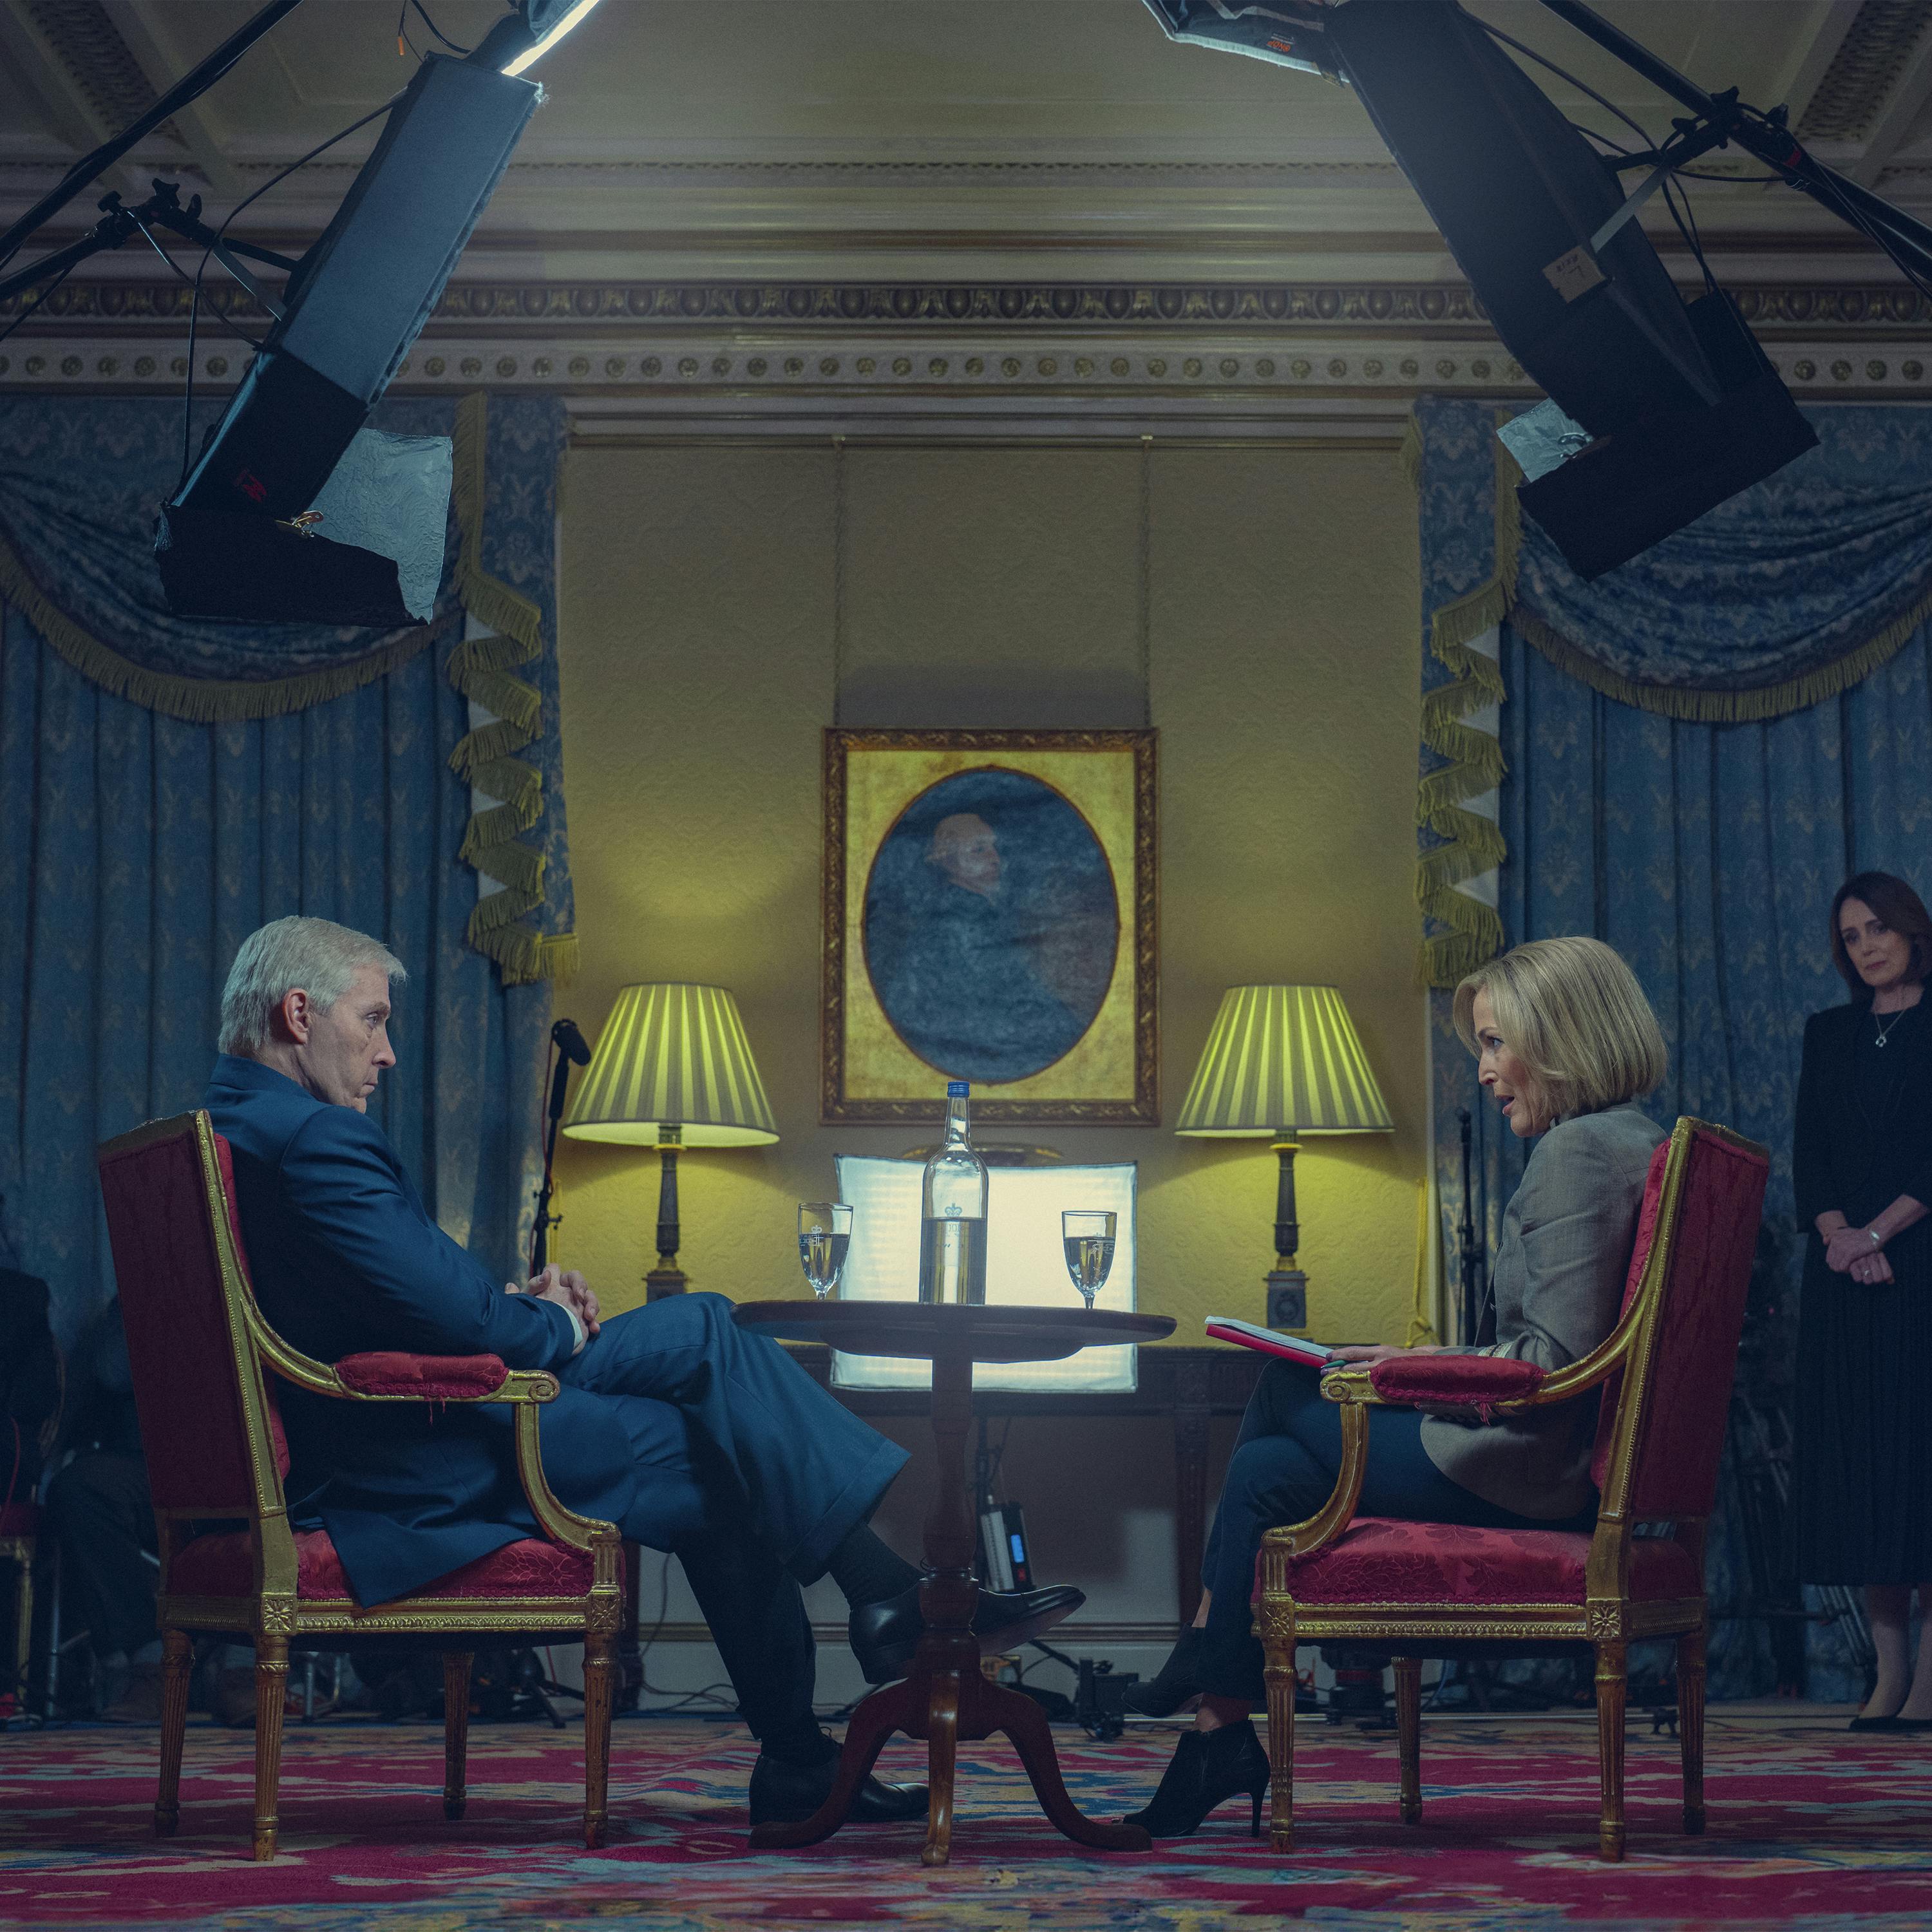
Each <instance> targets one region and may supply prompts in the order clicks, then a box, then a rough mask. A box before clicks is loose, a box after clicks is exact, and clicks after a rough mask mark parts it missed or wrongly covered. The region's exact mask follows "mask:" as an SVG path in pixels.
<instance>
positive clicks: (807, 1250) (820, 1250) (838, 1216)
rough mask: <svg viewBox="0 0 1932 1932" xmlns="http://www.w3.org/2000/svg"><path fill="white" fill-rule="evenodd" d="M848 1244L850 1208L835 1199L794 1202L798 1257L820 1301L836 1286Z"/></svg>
mask: <svg viewBox="0 0 1932 1932" xmlns="http://www.w3.org/2000/svg"><path fill="white" fill-rule="evenodd" d="M851 1244H852V1211H851V1209H850V1208H847V1207H846V1206H845V1205H844V1203H843V1202H837V1201H801V1202H799V1204H798V1259H799V1265H800V1266H801V1267H802V1268H803V1269H804V1270H805V1280H807V1281H808V1282H810V1283H811V1292H812V1293H813V1294H814V1295H817V1298H819V1300H820V1301H823V1300H824V1299H825V1298H826V1296H827V1295H829V1294H830V1293H831V1292H832V1290H833V1289H835V1288H836V1287H837V1286H838V1277H839V1275H840V1274H841V1271H843V1270H844V1266H845V1250H847V1248H848V1247H850V1246H851Z"/></svg>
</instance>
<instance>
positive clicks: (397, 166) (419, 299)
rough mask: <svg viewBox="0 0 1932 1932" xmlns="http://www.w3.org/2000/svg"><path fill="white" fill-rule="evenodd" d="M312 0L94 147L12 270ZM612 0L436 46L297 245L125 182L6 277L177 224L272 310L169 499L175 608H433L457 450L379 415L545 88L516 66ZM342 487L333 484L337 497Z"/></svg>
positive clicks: (581, 1)
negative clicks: (220, 223)
mask: <svg viewBox="0 0 1932 1932" xmlns="http://www.w3.org/2000/svg"><path fill="white" fill-rule="evenodd" d="M298 4H299V0H271V3H270V4H269V5H267V6H265V7H263V8H262V10H260V12H259V13H257V14H256V15H255V16H254V18H253V19H251V20H249V21H248V22H247V23H245V25H244V26H242V27H241V28H239V29H238V30H237V31H236V32H235V33H233V34H230V35H229V37H228V38H227V39H226V40H224V41H223V43H221V45H220V46H219V47H217V49H215V50H214V52H213V53H211V55H208V58H207V59H205V61H203V62H201V63H200V64H199V65H198V66H197V67H196V68H194V69H193V71H191V72H190V73H189V74H186V75H184V77H182V79H181V80H179V81H178V82H177V83H175V85H174V86H172V87H171V88H169V89H167V91H166V92H165V93H164V94H163V95H162V96H161V98H160V99H159V100H158V101H156V102H155V103H154V105H153V106H152V107H151V108H149V109H148V111H147V112H146V113H144V114H142V115H141V116H140V117H139V119H137V120H136V121H135V122H134V123H133V125H132V126H131V127H129V128H127V130H126V131H125V132H124V133H121V134H119V135H118V136H115V139H113V140H111V141H110V142H107V143H106V144H105V145H103V146H101V147H100V148H97V149H95V151H94V152H93V153H92V154H89V155H87V156H86V157H84V158H83V160H80V161H79V162H77V163H76V164H75V165H74V167H73V168H71V169H69V170H68V173H67V175H66V176H65V178H63V179H62V181H61V182H60V184H58V186H57V187H55V188H54V189H52V190H51V191H50V192H49V193H47V194H45V195H43V196H41V198H40V200H39V201H37V202H36V203H35V204H34V206H33V207H32V208H29V209H28V211H27V212H26V214H24V215H23V216H22V217H21V218H20V220H18V221H17V222H15V223H13V225H12V226H10V227H9V228H8V229H7V230H6V232H5V233H4V234H0V264H4V263H5V262H6V261H7V260H10V257H12V255H13V254H14V253H15V252H16V251H17V250H18V249H19V248H20V245H22V244H23V242H26V240H27V239H28V238H29V237H30V236H32V235H33V234H34V232H35V231H36V230H37V229H38V228H40V226H41V225H42V224H43V223H44V222H45V221H46V220H47V219H48V217H49V216H51V215H52V214H55V213H57V212H58V211H59V210H60V209H61V208H63V207H65V205H67V203H68V202H70V201H71V200H72V199H74V196H76V195H77V194H78V193H80V190H81V189H82V188H83V187H85V186H86V184H87V183H88V182H89V181H91V180H92V179H93V178H95V176H96V175H98V174H100V173H101V171H102V170H103V169H106V168H107V167H110V166H112V165H113V163H115V161H117V160H119V159H120V158H121V157H122V156H123V155H124V154H127V152H128V151H130V149H131V148H133V146H134V145H136V142H139V141H140V140H141V139H142V138H143V137H144V136H146V135H147V134H148V133H151V132H152V131H153V130H154V129H155V128H156V127H159V126H160V125H161V124H162V123H163V121H166V119H167V118H168V117H169V115H171V114H173V113H175V112H177V111H178V110H180V109H181V108H182V107H185V106H187V104H188V103H189V102H190V101H193V100H194V99H196V98H197V97H198V96H199V95H201V94H202V93H204V92H205V91H206V90H207V89H208V88H210V87H211V86H213V85H214V83H216V82H217V80H220V79H221V78H222V77H223V75H224V74H227V73H228V72H229V71H230V69H232V68H233V67H234V66H235V65H236V63H237V62H239V61H240V60H241V58H242V56H243V55H245V53H246V52H248V49H250V48H251V46H254V43H256V41H257V40H260V38H261V37H263V35H264V34H266V33H267V32H268V31H269V29H270V28H272V27H273V26H275V24H276V23H277V22H278V21H279V20H281V19H282V18H283V17H284V15H286V14H287V13H290V11H292V10H293V8H294V7H296V5H298ZM596 4H597V0H517V5H516V6H515V7H514V10H513V11H512V12H511V13H509V14H508V15H507V16H506V17H505V18H504V19H503V20H500V21H499V22H498V23H496V26H494V27H493V28H491V30H490V32H489V33H488V34H486V35H485V36H484V39H483V40H482V42H481V44H480V45H479V46H477V47H476V49H475V50H474V51H473V52H471V53H470V54H469V55H468V56H467V57H466V58H464V59H463V60H460V61H459V60H452V59H450V58H448V57H446V56H445V55H440V54H431V55H428V57H427V58H425V60H424V61H423V62H422V65H420V66H419V68H417V70H416V74H415V76H414V77H413V79H412V80H411V81H410V84H409V85H408V86H407V87H406V88H405V89H404V90H403V92H402V93H401V95H399V96H398V98H397V99H396V100H395V101H394V102H392V104H390V107H389V110H388V114H389V118H388V121H387V124H386V126H385V127H384V129H383V134H382V136H381V138H380V139H379V140H378V141H377V144H376V147H375V150H374V152H373V153H372V154H371V156H370V157H369V159H368V161H366V162H365V163H364V165H363V166H362V169H361V171H360V172H359V174H358V175H357V176H356V181H355V184H354V185H353V187H351V188H350V191H349V193H348V196H347V198H346V199H344V202H343V204H342V205H341V208H339V209H338V211H337V213H336V214H335V218H334V219H333V220H332V221H331V222H330V223H329V226H328V227H327V228H326V229H324V231H323V234H322V236H321V238H320V239H319V240H318V241H317V243H316V244H315V245H314V247H313V248H311V249H310V250H309V251H308V253H307V254H305V255H304V256H303V257H302V259H301V260H299V261H295V260H290V258H289V257H287V256H283V255H278V254H275V253H274V252H273V251H270V250H267V249H262V248H252V247H250V246H249V245H247V244H245V243H243V242H229V241H227V240H226V239H224V237H223V233H222V232H221V231H220V230H219V229H213V230H211V229H208V228H207V227H205V226H203V225H202V223H201V222H200V220H199V212H200V202H199V199H196V201H195V202H193V203H192V204H190V206H189V207H188V208H187V209H183V208H181V206H180V203H179V197H178V193H177V192H176V190H175V188H174V187H172V184H165V183H163V182H160V181H157V182H156V183H155V184H154V185H155V196H154V199H152V200H151V201H150V202H147V203H145V204H144V205H142V207H140V208H123V207H122V206H121V203H120V199H119V197H118V196H113V195H110V196H108V197H107V199H105V200H104V201H103V202H101V208H102V209H103V210H104V219H103V220H101V222H99V223H97V224H96V225H95V228H94V229H93V231H92V233H90V234H89V235H88V236H85V237H83V239H81V240H80V241H79V242H74V243H73V244H71V245H69V246H68V247H66V248H61V249H57V250H55V251H52V252H51V253H49V254H46V255H44V256H43V257H41V258H40V260H37V262H35V263H33V264H32V265H31V266H30V267H28V268H27V269H23V270H22V271H21V272H19V273H18V274H17V275H10V276H7V277H5V278H0V300H4V299H6V298H7V297H8V296H13V295H16V294H19V293H23V292H24V291H25V290H28V289H31V288H33V287H35V286H36V285H37V284H40V283H43V282H44V283H47V284H49V288H48V290H47V291H46V293H51V289H52V284H54V283H55V282H56V281H58V280H59V278H62V277H63V276H65V275H67V274H68V272H70V271H71V269H74V267H76V266H77V265H78V264H79V263H81V262H82V261H84V260H86V258H87V257H89V256H90V255H93V254H98V253H99V252H100V251H101V250H103V249H106V248H118V247H119V246H120V245H121V243H122V242H124V241H126V240H127V239H129V238H130V236H133V235H135V234H136V233H141V234H147V235H148V239H150V240H152V239H153V236H152V235H151V233H150V231H151V229H154V228H156V227H160V228H165V229H169V230H170V231H172V233H176V234H178V235H181V236H184V238H186V239H189V240H191V241H195V242H200V243H201V244H202V246H203V247H204V248H206V249H207V250H208V253H209V254H211V255H212V256H213V257H214V258H215V259H216V260H219V261H220V263H222V264H223V266H224V267H226V269H229V272H231V273H233V275H236V278H238V279H239V281H242V283H243V284H245V286H246V287H248V289H249V290H250V291H251V293H253V294H254V296H255V297H256V299H257V301H258V302H260V303H261V305H262V306H263V308H266V310H267V311H269V314H271V315H272V317H274V318H275V320H274V324H273V326H272V328H271V329H270V330H269V334H268V336H267V338H266V339H265V340H264V341H263V343H262V344H261V345H260V350H259V352H258V353H257V356H256V357H255V359H254V362H253V363H251V365H250V367H249V369H248V374H246V376H245V377H244V378H243V379H242V385H241V387H240V388H239V389H238V390H237V392H236V395H235V396H234V398H233V401H231V402H230V403H229V406H228V408H227V410H226V413H225V414H224V415H223V417H222V419H221V420H220V422H219V423H218V424H217V425H216V426H215V428H214V431H212V432H211V434H210V436H209V437H208V440H207V441H206V442H205V444H204V446H203V449H202V454H201V457H200V460H199V462H198V463H196V464H195V466H194V467H193V471H192V473H190V475H187V477H186V478H185V479H184V481H183V483H182V484H181V487H180V488H178V490H176V492H175V494H174V496H172V498H171V499H169V502H168V503H167V504H166V506H165V507H164V508H163V511H162V512H161V516H160V523H159V526H158V529H157V534H156V540H155V546H154V547H155V556H156V562H157V565H158V566H159V568H160V577H161V582H162V586H163V589H164V591H165V592H166V596H167V601H168V604H169V608H170V609H171V610H173V611H174V612H175V613H176V614H177V615H178V616H196V617H207V618H215V619H254V620H258V621H259V620H267V621H273V622H299V621H307V622H321V623H330V624H367V625H383V626H385V627H394V626H395V625H403V624H409V623H412V622H419V621H420V620H422V619H424V618H425V617H427V616H428V615H429V614H430V611H431V608H432V607H433V601H434V591H435V587H436V586H435V583H434V580H433V579H434V578H435V577H438V576H440V569H441V563H442V554H443V530H444V524H445V520H446V514H447V509H448V504H449V477H448V463H447V452H446V451H445V452H443V455H442V458H441V460H440V462H439V460H438V459H437V455H436V453H435V452H431V451H426V450H425V449H423V448H422V447H421V445H422V441H423V440H422V439H398V438H388V437H381V436H380V435H378V434H377V433H375V432H373V431H367V430H365V428H364V425H365V423H366V422H367V421H368V416H369V413H370V411H371V410H372V409H373V408H374V407H375V404H376V403H377V401H378V400H379V399H380V398H381V396H382V395H383V391H384V390H385V389H387V388H388V386H389V382H390V380H391V379H392V377H393V376H394V375H395V372H396V370H397V368H398V365H400V364H401V361H402V359H403V357H404V355H405V354H407V352H408V350H409V347H410V344H411V343H412V342H413V341H415V340H416V336H417V335H418V334H419V332H420V331H421V330H422V326H423V324H424V323H425V321H427V320H428V317H429V315H430V314H431V311H432V310H433V309H434V307H435V306H436V303H437V299H438V298H439V297H440V296H441V294H442V293H443V288H444V286H445V285H446V284H447V282H448V281H449V277H450V274H451V272H452V270H453V269H455V266H456V262H457V259H458V257H459V256H460V254H462V252H463V247H464V245H465V244H466V242H468V240H469V236H470V233H471V231H472V229H474V228H475V225H476V223H477V220H478V217H480V216H481V214H482V211H483V209H484V205H485V204H486V203H487V202H488V200H489V199H490V195H491V193H493V190H495V187H496V183H497V181H499V179H500V178H501V177H502V172H503V170H504V169H505V167H506V166H508V163H509V159H510V155H511V151H513V150H514V148H515V146H516V144H517V139H519V137H520V136H521V134H522V133H523V127H524V124H526V122H527V121H528V120H529V117H530V115H532V113H534V112H535V109H536V107H537V104H538V101H540V100H541V98H542V91H541V89H539V88H538V86H537V85H536V83H535V82H533V81H528V80H520V79H518V78H517V76H518V75H520V74H521V73H522V72H523V69H524V68H527V67H528V66H529V65H531V63H532V62H534V61H535V60H536V59H537V58H538V57H539V56H540V55H542V54H543V53H544V52H547V50H548V49H550V47H552V46H554V45H555V44H556V42H557V41H558V40H561V39H562V37H563V36H564V35H565V34H567V33H568V32H569V31H571V28H573V27H574V26H577V24H578V23H579V22H580V21H581V20H583V18H584V17H585V16H586V14H588V13H589V12H590V11H591V10H592V7H594V6H595V5H596ZM379 111H380V110H379ZM369 118H373V117H369ZM338 138H339V137H338ZM156 246H157V248H158V247H159V243H158V242H157V243H156ZM241 257H247V258H248V259H249V260H254V261H257V262H260V263H266V264H267V265H268V266H271V267H275V268H281V269H287V271H288V272H289V278H288V281H287V284H286V286H285V287H284V288H283V290H281V294H280V296H275V295H272V294H271V293H269V292H267V291H266V290H263V288H262V287H260V286H259V285H258V284H257V283H256V282H255V281H254V280H253V279H252V278H251V276H250V275H248V272H247V271H246V270H245V269H243V268H242V266H241V261H240V260H239V258H241ZM196 287H197V288H198V287H199V280H198V279H197V283H196ZM40 299H41V300H44V299H45V294H44V293H43V296H41V298H40ZM28 312H31V309H30V310H29V311H28ZM190 381H192V372H190ZM410 445H413V446H410ZM325 484H332V485H333V496H332V500H331V501H330V502H329V505H328V507H326V508H319V507H318V505H319V501H320V499H322V497H323V490H324V486H325ZM326 522H332V523H335V525H336V526H337V528H338V529H341V530H343V531H344V532H347V533H348V534H350V535H351V536H352V537H353V538H360V539H362V541H335V540H334V535H333V533H332V532H330V531H329V530H319V529H316V528H315V527H314V526H315V525H316V524H317V523H326ZM425 577H428V578H431V579H432V580H431V581H430V583H429V584H428V589H427V591H425V588H424V580H425Z"/></svg>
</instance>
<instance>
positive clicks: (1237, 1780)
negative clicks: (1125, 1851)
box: [1125, 1718, 1268, 1838]
mask: <svg viewBox="0 0 1932 1932" xmlns="http://www.w3.org/2000/svg"><path fill="white" fill-rule="evenodd" d="M1244 1792H1245V1793H1247V1796H1248V1798H1249V1799H1250V1802H1251V1805H1252V1807H1253V1815H1252V1816H1251V1817H1250V1820H1249V1821H1248V1831H1249V1835H1250V1836H1251V1837H1253V1838H1259V1837H1260V1836H1261V1832H1262V1799H1264V1798H1265V1796H1267V1795H1268V1753H1267V1752H1266V1751H1263V1750H1262V1741H1261V1739H1259V1738H1258V1737H1256V1735H1255V1727H1254V1726H1253V1724H1250V1723H1249V1722H1248V1721H1247V1718H1243V1719H1242V1720H1241V1722H1240V1723H1239V1724H1222V1725H1220V1726H1217V1727H1216V1728H1215V1729H1214V1730H1211V1731H1184V1732H1183V1733H1181V1742H1180V1743H1179V1744H1178V1745H1176V1746H1175V1751H1174V1756H1173V1758H1172V1760H1170V1762H1169V1765H1168V1767H1167V1769H1166V1771H1164V1772H1163V1773H1162V1774H1161V1780H1160V1789H1159V1790H1157V1791H1156V1792H1155V1793H1154V1796H1153V1798H1152V1799H1151V1800H1150V1801H1149V1802H1148V1803H1147V1804H1146V1805H1143V1806H1142V1808H1141V1809H1140V1810H1139V1811H1130V1812H1129V1813H1128V1814H1127V1819H1126V1821H1125V1822H1126V1823H1128V1824H1130V1825H1139V1826H1141V1827H1142V1829H1143V1830H1145V1832H1146V1833H1147V1835H1148V1837H1149V1838H1186V1837H1187V1835H1188V1834H1189V1833H1190V1832H1193V1831H1196V1830H1197V1829H1199V1826H1200V1823H1201V1821H1202V1819H1204V1818H1205V1817H1207V1815H1208V1813H1209V1812H1211V1811H1213V1810H1214V1808H1215V1806H1216V1805H1219V1804H1220V1803H1221V1802H1223V1800H1225V1799H1229V1798H1233V1797H1236V1796H1239V1795H1240V1794H1241V1793H1244Z"/></svg>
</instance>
